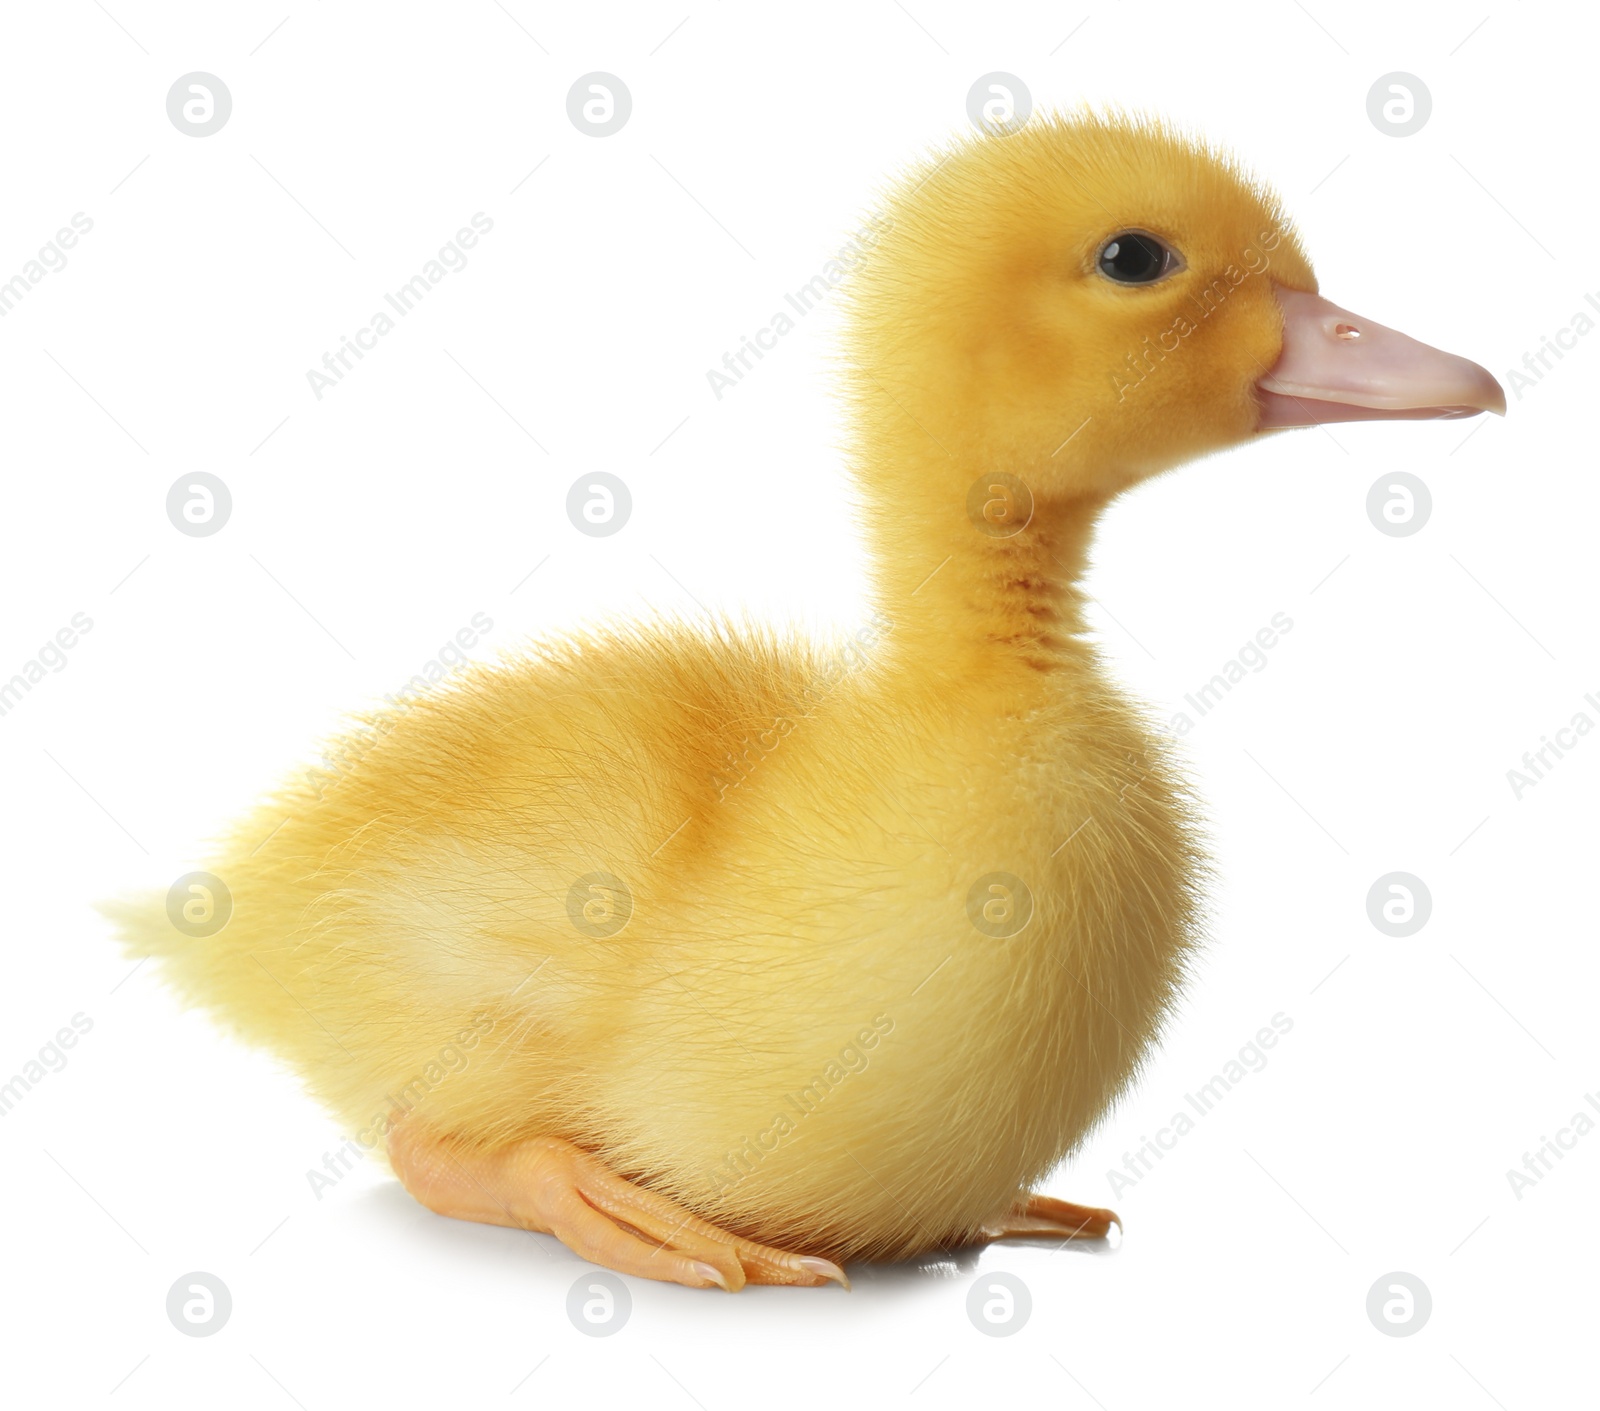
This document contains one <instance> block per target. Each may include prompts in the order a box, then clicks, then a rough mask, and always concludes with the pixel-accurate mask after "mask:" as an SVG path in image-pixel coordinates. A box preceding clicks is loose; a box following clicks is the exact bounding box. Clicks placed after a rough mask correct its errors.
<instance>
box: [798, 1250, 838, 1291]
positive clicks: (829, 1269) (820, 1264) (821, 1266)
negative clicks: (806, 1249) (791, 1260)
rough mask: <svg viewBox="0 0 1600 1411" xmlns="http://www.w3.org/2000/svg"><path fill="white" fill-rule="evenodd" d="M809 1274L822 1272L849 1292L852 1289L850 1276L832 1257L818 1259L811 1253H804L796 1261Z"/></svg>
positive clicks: (823, 1275) (822, 1274)
mask: <svg viewBox="0 0 1600 1411" xmlns="http://www.w3.org/2000/svg"><path fill="white" fill-rule="evenodd" d="M795 1262H796V1263H797V1264H798V1265H799V1266H800V1267H801V1268H802V1269H804V1270H805V1271H806V1272H807V1273H808V1274H820V1275H821V1276H822V1277H823V1278H824V1279H832V1280H833V1281H834V1282H835V1283H836V1284H839V1285H840V1286H841V1287H843V1288H844V1290H845V1291H846V1292H847V1293H848V1292H849V1290H850V1279H849V1276H848V1275H847V1274H846V1273H845V1272H844V1270H843V1269H841V1268H840V1267H839V1266H838V1265H837V1264H835V1263H834V1262H833V1261H832V1260H831V1259H816V1258H813V1257H812V1256H811V1255H804V1256H802V1257H801V1258H800V1259H797V1260H796V1261H795Z"/></svg>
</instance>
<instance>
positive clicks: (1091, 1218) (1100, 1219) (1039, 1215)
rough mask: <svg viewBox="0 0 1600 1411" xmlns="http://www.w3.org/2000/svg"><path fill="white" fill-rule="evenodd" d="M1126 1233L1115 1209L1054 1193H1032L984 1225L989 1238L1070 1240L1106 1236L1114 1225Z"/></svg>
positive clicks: (982, 1232)
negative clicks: (998, 1217)
mask: <svg viewBox="0 0 1600 1411" xmlns="http://www.w3.org/2000/svg"><path fill="white" fill-rule="evenodd" d="M1113 1225H1115V1226H1116V1227H1117V1233H1118V1234H1121V1233H1122V1219H1121V1217H1120V1216H1119V1215H1118V1214H1117V1212H1116V1211H1114V1210H1102V1209H1100V1208H1099V1207H1098V1206H1094V1205H1073V1204H1072V1203H1071V1202H1070V1201H1065V1200H1056V1199H1055V1198H1054V1197H1053V1196H1048V1195H1032V1196H1029V1197H1028V1198H1027V1199H1026V1200H1024V1201H1022V1202H1021V1203H1019V1204H1018V1205H1016V1206H1013V1207H1012V1209H1011V1210H1009V1211H1008V1212H1007V1213H1006V1214H1005V1215H1003V1216H1002V1217H1001V1218H1000V1219H998V1220H993V1221H991V1222H990V1223H989V1224H987V1225H985V1226H983V1228H982V1230H981V1231H980V1233H981V1234H982V1235H983V1236H984V1238H986V1239H991V1240H1003V1239H1039V1238H1048V1237H1050V1236H1053V1235H1054V1236H1060V1237H1062V1238H1063V1239H1069V1240H1099V1239H1104V1238H1105V1237H1106V1236H1107V1235H1108V1234H1109V1233H1110V1232H1111V1227H1112V1226H1113Z"/></svg>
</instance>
